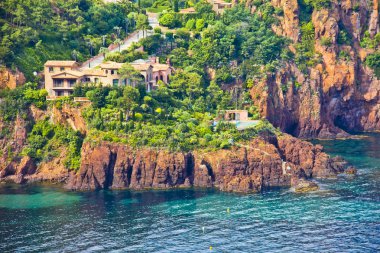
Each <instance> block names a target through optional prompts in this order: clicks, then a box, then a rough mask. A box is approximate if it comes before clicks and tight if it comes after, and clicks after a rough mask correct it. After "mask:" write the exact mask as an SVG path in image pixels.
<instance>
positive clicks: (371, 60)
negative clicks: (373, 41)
mask: <svg viewBox="0 0 380 253" xmlns="http://www.w3.org/2000/svg"><path fill="white" fill-rule="evenodd" d="M365 63H366V64H367V66H368V67H370V68H372V69H373V70H374V71H375V74H376V76H377V78H380V53H379V52H376V53H374V54H370V55H368V56H367V58H366V60H365Z"/></svg>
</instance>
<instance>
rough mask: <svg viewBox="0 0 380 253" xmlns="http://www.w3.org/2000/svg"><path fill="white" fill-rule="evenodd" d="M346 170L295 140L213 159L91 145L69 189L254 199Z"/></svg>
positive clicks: (260, 145) (224, 153)
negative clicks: (189, 191) (207, 190)
mask: <svg viewBox="0 0 380 253" xmlns="http://www.w3.org/2000/svg"><path fill="white" fill-rule="evenodd" d="M345 167H346V164H345V163H344V161H342V160H339V159H332V158H330V157H329V156H328V155H327V154H325V153H323V152H322V147H321V146H313V145H312V144H310V143H308V142H305V141H301V140H298V139H296V138H294V137H291V136H289V135H284V136H281V137H278V138H272V139H271V141H270V142H269V141H265V140H263V139H261V138H257V139H255V140H253V141H252V142H251V143H249V144H247V145H241V146H240V147H234V148H232V149H230V150H219V151H214V152H208V153H200V152H193V153H180V152H177V153H170V152H168V151H165V150H153V149H148V148H146V149H140V150H133V149H131V148H129V147H126V146H124V145H118V144H110V143H102V144H101V145H98V146H96V147H91V145H90V144H89V143H86V144H85V145H84V146H83V150H82V164H81V168H80V171H79V172H78V173H77V174H72V175H71V176H70V178H69V180H68V182H67V185H66V187H67V188H69V189H73V190H93V189H106V188H113V189H115V188H119V189H120V188H122V189H127V188H128V189H149V188H154V189H167V188H173V187H191V186H194V187H215V188H217V189H220V190H222V191H233V192H244V193H249V192H257V191H261V190H262V189H263V188H267V187H275V186H291V185H292V184H294V183H296V182H297V181H298V179H300V178H305V179H309V178H312V177H331V176H335V175H336V174H338V173H341V172H343V171H344V168H345Z"/></svg>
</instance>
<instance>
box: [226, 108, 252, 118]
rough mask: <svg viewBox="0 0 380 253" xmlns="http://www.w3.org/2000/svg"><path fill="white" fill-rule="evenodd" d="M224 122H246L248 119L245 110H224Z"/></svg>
mask: <svg viewBox="0 0 380 253" xmlns="http://www.w3.org/2000/svg"><path fill="white" fill-rule="evenodd" d="M224 120H226V121H231V120H232V121H234V120H237V121H247V120H249V118H248V111H247V110H226V112H225V114H224Z"/></svg>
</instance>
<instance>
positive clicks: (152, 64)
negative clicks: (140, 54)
mask: <svg viewBox="0 0 380 253" xmlns="http://www.w3.org/2000/svg"><path fill="white" fill-rule="evenodd" d="M122 65H123V63H117V62H105V63H102V64H101V65H100V66H99V67H96V68H93V69H80V68H79V65H78V64H77V63H76V62H75V61H47V62H46V63H45V65H44V75H45V89H46V90H47V92H48V94H49V97H53V98H54V97H60V96H69V95H71V94H72V93H73V90H74V86H75V85H77V84H81V83H99V84H101V85H103V86H110V85H112V86H125V85H132V86H134V85H135V83H133V82H131V80H129V79H122V78H121V76H120V74H119V73H118V71H119V69H120V68H121V66H122ZM131 66H132V67H134V68H135V69H136V70H137V71H138V72H140V74H141V79H142V80H144V82H145V84H146V89H147V91H148V92H149V91H151V90H153V89H155V88H156V87H157V85H158V81H159V80H161V81H163V82H164V83H168V82H169V76H170V75H171V74H172V68H171V67H170V66H169V65H168V64H160V63H159V62H158V58H156V57H152V58H151V59H149V60H137V61H134V62H132V63H131Z"/></svg>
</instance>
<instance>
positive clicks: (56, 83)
mask: <svg viewBox="0 0 380 253" xmlns="http://www.w3.org/2000/svg"><path fill="white" fill-rule="evenodd" d="M53 87H63V79H54V81H53Z"/></svg>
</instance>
